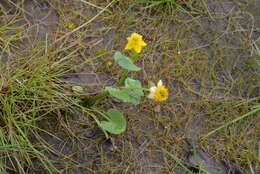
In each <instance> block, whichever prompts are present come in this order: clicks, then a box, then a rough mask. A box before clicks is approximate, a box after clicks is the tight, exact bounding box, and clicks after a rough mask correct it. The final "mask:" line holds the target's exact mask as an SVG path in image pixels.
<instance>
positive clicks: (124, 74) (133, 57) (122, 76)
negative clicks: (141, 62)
mask: <svg viewBox="0 0 260 174" xmlns="http://www.w3.org/2000/svg"><path fill="white" fill-rule="evenodd" d="M129 57H130V59H131V60H132V61H133V63H134V62H135V61H136V60H137V58H138V53H136V52H134V51H132V52H131V53H130V56H129ZM128 73H129V71H128V70H123V72H122V73H121V74H120V76H119V80H118V81H117V82H116V86H117V87H118V86H121V85H123V84H124V81H125V79H126V78H127V75H128Z"/></svg>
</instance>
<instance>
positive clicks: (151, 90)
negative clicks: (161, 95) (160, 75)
mask: <svg viewBox="0 0 260 174" xmlns="http://www.w3.org/2000/svg"><path fill="white" fill-rule="evenodd" d="M156 88H157V87H156V86H152V87H151V88H150V89H149V91H150V92H155V91H156Z"/></svg>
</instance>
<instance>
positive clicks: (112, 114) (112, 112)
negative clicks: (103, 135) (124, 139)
mask: <svg viewBox="0 0 260 174" xmlns="http://www.w3.org/2000/svg"><path fill="white" fill-rule="evenodd" d="M107 116H108V117H109V120H108V121H101V123H100V126H101V128H102V129H104V130H106V131H107V132H109V133H112V134H121V133H122V132H124V131H125V130H126V119H125V117H124V115H123V114H122V113H121V112H119V111H118V110H116V109H109V110H108V111H107Z"/></svg>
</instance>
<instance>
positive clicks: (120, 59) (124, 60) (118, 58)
mask: <svg viewBox="0 0 260 174" xmlns="http://www.w3.org/2000/svg"><path fill="white" fill-rule="evenodd" d="M114 60H115V62H116V63H117V64H118V65H119V66H121V67H122V68H124V69H127V70H129V71H139V70H140V69H141V68H139V67H137V66H136V65H134V64H133V61H132V60H131V59H130V58H129V57H127V56H125V55H123V54H122V53H121V52H119V51H117V52H115V54H114Z"/></svg>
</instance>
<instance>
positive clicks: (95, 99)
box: [83, 91, 109, 107]
mask: <svg viewBox="0 0 260 174" xmlns="http://www.w3.org/2000/svg"><path fill="white" fill-rule="evenodd" d="M107 96H109V92H108V91H103V92H101V93H99V94H97V95H96V96H94V97H89V98H84V99H83V100H84V105H86V106H87V107H90V106H93V105H94V104H96V103H97V102H98V101H100V100H102V99H104V98H106V97H107Z"/></svg>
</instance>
